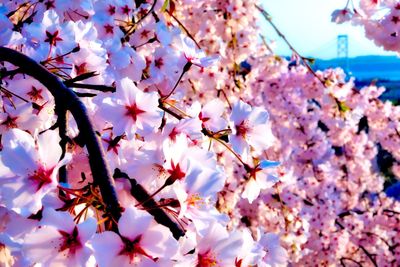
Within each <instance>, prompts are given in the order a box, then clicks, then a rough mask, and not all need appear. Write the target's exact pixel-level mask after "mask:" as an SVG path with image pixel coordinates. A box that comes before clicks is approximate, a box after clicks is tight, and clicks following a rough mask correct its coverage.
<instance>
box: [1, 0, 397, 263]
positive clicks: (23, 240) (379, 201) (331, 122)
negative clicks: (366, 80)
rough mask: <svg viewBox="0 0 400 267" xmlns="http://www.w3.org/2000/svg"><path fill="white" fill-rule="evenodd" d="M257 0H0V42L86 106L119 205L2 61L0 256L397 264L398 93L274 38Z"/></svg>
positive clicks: (83, 150)
mask: <svg viewBox="0 0 400 267" xmlns="http://www.w3.org/2000/svg"><path fill="white" fill-rule="evenodd" d="M256 4H257V1H255V0H250V1H244V0H234V1H229V0H222V1H206V0H205V1H191V0H180V1H172V0H170V1H143V0H136V1H125V0H112V1H111V0H109V1H95V0H74V1H72V2H71V1H69V2H65V1H57V0H55V1H54V0H45V1H38V2H30V1H9V2H5V3H2V4H0V24H1V26H2V27H1V31H0V45H1V46H5V47H8V48H12V49H14V50H17V51H20V52H22V53H23V54H25V55H27V56H29V57H30V58H32V59H34V60H35V61H36V62H38V63H40V64H41V65H42V66H43V67H45V68H46V69H47V70H48V71H49V72H51V73H53V74H54V75H56V76H57V77H58V78H59V80H60V81H61V82H63V83H64V84H65V85H66V86H68V87H69V88H72V89H73V90H74V91H75V92H76V94H77V96H79V97H80V99H81V101H82V102H83V103H84V105H85V106H86V108H87V112H88V115H89V116H90V117H91V119H92V122H93V126H94V128H95V129H96V133H97V137H98V138H99V140H101V145H102V146H103V148H104V151H105V161H106V162H107V164H108V166H109V168H110V170H111V172H112V173H113V174H114V175H113V177H114V183H115V184H114V187H115V190H116V193H117V197H118V201H119V204H120V206H121V216H120V217H119V218H115V217H114V216H113V215H112V214H111V213H110V210H109V203H107V202H106V198H105V196H103V195H102V192H101V190H100V188H99V187H100V183H99V181H97V180H96V179H95V177H94V175H93V173H92V171H93V169H92V168H91V167H90V164H89V163H90V162H89V161H90V160H88V158H89V151H88V148H87V146H85V143H84V142H82V136H81V129H80V128H79V127H78V125H77V123H76V121H75V120H74V118H73V117H72V116H71V114H69V113H68V114H66V116H65V114H64V116H65V120H66V121H65V124H66V126H67V127H66V133H65V134H62V132H63V131H62V130H61V128H63V125H62V123H61V122H60V121H61V120H60V118H61V117H62V116H63V114H62V112H60V105H62V103H61V104H60V103H59V102H57V101H56V100H54V99H53V97H52V95H51V94H50V93H49V91H48V90H47V89H48V88H45V87H44V86H43V85H42V84H41V83H39V82H38V81H36V80H35V79H33V78H31V77H29V76H27V75H25V74H24V73H23V72H21V70H20V69H18V68H16V67H15V66H13V65H11V64H10V63H7V62H2V65H1V69H0V79H1V84H0V85H1V87H0V92H1V96H2V97H1V99H0V107H1V108H2V113H0V134H1V151H0V173H1V175H0V213H1V216H0V229H1V230H2V231H1V234H0V251H1V253H2V254H3V255H5V257H4V260H3V259H2V262H1V263H2V264H4V265H6V266H7V265H8V266H11V265H12V266H32V265H34V264H41V265H43V266H100V267H101V266H120V265H121V266H199V267H200V266H201V267H206V266H229V267H230V266H286V265H288V264H292V265H298V266H314V265H317V266H332V265H340V264H341V265H345V266H347V265H351V264H358V265H366V266H369V265H371V266H374V265H375V266H396V265H398V263H399V262H400V246H399V244H400V243H399V242H400V240H399V239H400V237H399V233H398V232H399V229H400V227H399V226H400V205H399V203H398V202H397V201H396V200H395V199H393V198H391V197H388V196H387V195H386V193H385V189H386V188H387V187H388V186H389V185H390V184H391V183H393V181H395V179H397V177H400V164H399V162H400V154H399V151H400V150H399V148H400V134H399V131H400V127H399V120H400V110H399V108H398V107H396V106H393V105H392V104H391V103H390V102H382V101H380V100H379V96H380V94H382V92H383V91H384V89H383V88H377V87H376V86H374V85H371V86H368V87H366V88H362V89H361V90H358V89H356V88H355V86H354V83H353V80H350V81H346V79H345V75H344V73H343V71H341V70H340V69H333V70H326V71H324V72H317V73H312V72H310V70H309V69H308V68H306V67H305V66H304V65H300V64H297V63H296V62H295V63H293V62H288V61H286V60H285V59H282V58H280V57H277V56H275V55H273V54H271V51H270V50H269V48H268V47H267V46H265V45H264V44H263V43H262V42H260V41H259V31H260V29H259V28H258V26H257V25H258V18H259V17H258V16H257V14H259V11H258V9H257V6H256ZM64 126H65V125H64ZM382 158H384V160H382ZM382 162H383V163H382ZM388 162H389V163H390V164H389V165H388V164H387V163H388ZM385 163H386V165H385ZM160 214H162V215H160ZM160 216H164V217H163V218H164V219H160Z"/></svg>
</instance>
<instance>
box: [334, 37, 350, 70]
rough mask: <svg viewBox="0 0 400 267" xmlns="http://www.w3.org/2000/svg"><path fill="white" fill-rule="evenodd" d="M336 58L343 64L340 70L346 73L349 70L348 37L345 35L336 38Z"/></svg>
mask: <svg viewBox="0 0 400 267" xmlns="http://www.w3.org/2000/svg"><path fill="white" fill-rule="evenodd" d="M337 58H338V59H341V61H340V62H343V65H342V68H343V69H344V70H345V72H346V73H348V72H349V71H350V70H349V37H348V35H347V34H341V35H338V36H337Z"/></svg>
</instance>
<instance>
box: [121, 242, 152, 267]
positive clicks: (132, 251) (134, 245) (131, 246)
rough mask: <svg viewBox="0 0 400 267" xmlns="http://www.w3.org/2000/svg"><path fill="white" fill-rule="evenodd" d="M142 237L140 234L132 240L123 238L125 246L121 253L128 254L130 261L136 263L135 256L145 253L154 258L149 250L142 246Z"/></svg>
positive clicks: (144, 254) (146, 255)
mask: <svg viewBox="0 0 400 267" xmlns="http://www.w3.org/2000/svg"><path fill="white" fill-rule="evenodd" d="M141 239H142V236H141V235H139V236H138V237H137V238H136V239H135V240H133V241H131V240H129V239H126V238H122V241H123V242H124V245H125V246H124V248H123V249H122V250H121V252H120V253H119V255H127V256H128V257H129V263H130V264H133V263H135V258H136V257H138V256H140V255H143V256H145V257H148V258H149V259H151V260H154V259H153V257H151V256H150V255H149V254H147V252H146V251H145V250H144V249H143V248H142V247H141V246H140V240H141Z"/></svg>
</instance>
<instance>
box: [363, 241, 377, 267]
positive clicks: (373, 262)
mask: <svg viewBox="0 0 400 267" xmlns="http://www.w3.org/2000/svg"><path fill="white" fill-rule="evenodd" d="M359 247H360V248H361V250H362V251H364V253H365V255H367V257H368V258H369V259H370V260H371V262H372V264H373V265H374V266H375V267H378V264H377V263H376V260H375V259H374V256H373V255H372V254H371V253H369V252H368V250H367V249H366V248H365V247H364V246H362V245H360V246H359Z"/></svg>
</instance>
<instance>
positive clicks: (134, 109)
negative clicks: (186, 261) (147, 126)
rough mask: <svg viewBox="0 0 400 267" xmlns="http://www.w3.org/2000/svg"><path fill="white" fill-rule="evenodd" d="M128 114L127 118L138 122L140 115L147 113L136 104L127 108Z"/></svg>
mask: <svg viewBox="0 0 400 267" xmlns="http://www.w3.org/2000/svg"><path fill="white" fill-rule="evenodd" d="M125 109H126V113H125V116H128V117H131V118H132V120H133V121H135V122H136V120H137V117H138V115H140V114H142V113H145V111H144V110H142V109H140V108H138V106H137V105H136V103H134V104H133V105H131V106H125Z"/></svg>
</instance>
